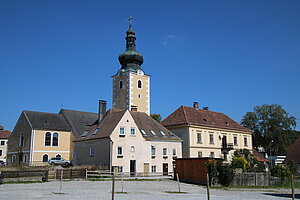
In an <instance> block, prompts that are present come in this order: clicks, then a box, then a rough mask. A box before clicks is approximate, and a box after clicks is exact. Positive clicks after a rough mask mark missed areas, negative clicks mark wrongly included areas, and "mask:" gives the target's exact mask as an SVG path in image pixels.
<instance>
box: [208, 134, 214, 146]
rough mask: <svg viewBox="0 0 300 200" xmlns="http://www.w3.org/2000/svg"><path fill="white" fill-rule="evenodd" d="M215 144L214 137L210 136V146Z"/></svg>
mask: <svg viewBox="0 0 300 200" xmlns="http://www.w3.org/2000/svg"><path fill="white" fill-rule="evenodd" d="M213 143H214V135H213V134H209V144H213Z"/></svg>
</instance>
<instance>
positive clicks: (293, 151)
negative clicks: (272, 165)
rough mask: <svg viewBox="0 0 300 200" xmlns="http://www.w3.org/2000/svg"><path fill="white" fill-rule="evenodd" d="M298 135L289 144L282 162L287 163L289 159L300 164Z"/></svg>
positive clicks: (299, 139)
mask: <svg viewBox="0 0 300 200" xmlns="http://www.w3.org/2000/svg"><path fill="white" fill-rule="evenodd" d="M299 147H300V137H298V138H297V140H296V141H295V142H294V144H292V145H291V146H290V149H289V151H288V153H287V155H286V158H285V161H284V163H289V162H290V161H292V162H294V163H297V164H300V148H299Z"/></svg>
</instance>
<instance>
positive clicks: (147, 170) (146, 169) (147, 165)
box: [144, 163, 149, 176]
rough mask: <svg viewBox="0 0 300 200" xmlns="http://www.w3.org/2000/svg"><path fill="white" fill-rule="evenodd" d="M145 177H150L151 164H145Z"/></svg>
mask: <svg viewBox="0 0 300 200" xmlns="http://www.w3.org/2000/svg"><path fill="white" fill-rule="evenodd" d="M144 176H149V163H144Z"/></svg>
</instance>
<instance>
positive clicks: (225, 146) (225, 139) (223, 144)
mask: <svg viewBox="0 0 300 200" xmlns="http://www.w3.org/2000/svg"><path fill="white" fill-rule="evenodd" d="M222 147H223V148H227V138H226V135H224V136H223V138H222Z"/></svg>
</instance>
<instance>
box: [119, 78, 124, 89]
mask: <svg viewBox="0 0 300 200" xmlns="http://www.w3.org/2000/svg"><path fill="white" fill-rule="evenodd" d="M119 86H120V89H122V88H123V81H122V80H120V82H119Z"/></svg>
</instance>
